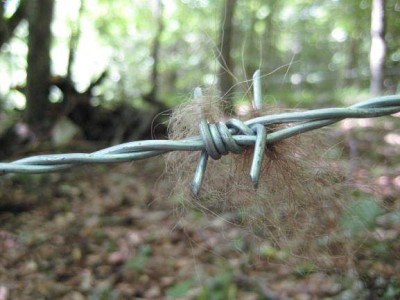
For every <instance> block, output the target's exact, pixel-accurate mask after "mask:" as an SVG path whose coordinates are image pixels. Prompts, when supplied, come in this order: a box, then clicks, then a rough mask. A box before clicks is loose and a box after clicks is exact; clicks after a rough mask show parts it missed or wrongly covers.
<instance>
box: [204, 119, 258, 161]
mask: <svg viewBox="0 0 400 300" xmlns="http://www.w3.org/2000/svg"><path fill="white" fill-rule="evenodd" d="M199 126H200V135H201V138H202V140H203V142H204V147H205V151H206V152H207V154H208V155H209V156H210V157H211V158H212V159H215V160H218V159H220V158H221V156H223V155H227V154H228V153H229V152H232V153H235V154H240V153H242V152H243V149H244V147H243V146H241V145H239V144H238V143H237V142H236V140H235V139H234V138H233V136H234V135H235V134H242V135H249V136H256V135H257V126H252V127H250V126H248V125H246V124H244V123H243V122H242V121H240V120H238V119H230V120H229V121H227V122H226V123H222V122H218V123H208V122H207V121H206V120H205V119H202V120H201V121H200V125H199ZM253 128H254V129H253Z"/></svg>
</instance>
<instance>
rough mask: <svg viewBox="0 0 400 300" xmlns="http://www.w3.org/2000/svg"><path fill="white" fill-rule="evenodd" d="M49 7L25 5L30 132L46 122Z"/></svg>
mask: <svg viewBox="0 0 400 300" xmlns="http://www.w3.org/2000/svg"><path fill="white" fill-rule="evenodd" d="M53 6H54V0H30V1H29V2H28V3H27V9H28V10H27V14H28V22H29V36H28V68H27V72H26V120H27V122H28V124H30V125H31V126H32V128H34V129H38V128H40V127H42V126H43V125H46V124H45V123H44V121H49V120H48V117H49V116H48V106H49V101H48V95H49V77H50V46H51V38H52V34H51V21H52V18H53ZM40 125H42V126H40Z"/></svg>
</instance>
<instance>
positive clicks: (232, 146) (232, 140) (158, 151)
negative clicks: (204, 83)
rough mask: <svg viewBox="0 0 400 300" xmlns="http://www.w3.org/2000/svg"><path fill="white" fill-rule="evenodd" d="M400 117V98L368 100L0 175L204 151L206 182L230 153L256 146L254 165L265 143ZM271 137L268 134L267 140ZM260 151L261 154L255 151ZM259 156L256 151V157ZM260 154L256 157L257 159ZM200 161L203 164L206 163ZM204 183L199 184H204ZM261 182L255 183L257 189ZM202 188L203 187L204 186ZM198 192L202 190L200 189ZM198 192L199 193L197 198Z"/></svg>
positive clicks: (36, 163)
mask: <svg viewBox="0 0 400 300" xmlns="http://www.w3.org/2000/svg"><path fill="white" fill-rule="evenodd" d="M398 112H400V95H392V96H383V97H377V98H372V99H368V100H365V101H362V102H359V103H357V104H354V105H352V106H350V107H347V108H324V109H315V110H309V111H301V112H288V113H280V114H273V115H266V116H260V117H256V118H253V119H249V120H247V121H244V122H243V121H240V120H238V119H230V120H228V121H227V122H226V123H217V124H210V123H208V122H207V121H205V120H202V121H201V123H200V133H201V134H200V136H193V137H188V138H185V139H182V140H146V141H134V142H128V143H124V144H120V145H116V146H112V147H109V148H105V149H102V150H99V151H96V152H93V153H68V154H47V155H37V156H32V157H28V158H23V159H19V160H15V161H12V162H8V163H0V175H3V174H6V173H28V174H33V173H47V172H54V171H60V170H65V169H69V168H71V167H73V166H76V165H82V164H95V163H117V162H127V161H134V160H141V159H146V158H151V157H155V156H159V155H162V154H165V153H167V152H170V151H201V159H200V163H199V165H198V171H199V172H200V175H199V174H198V173H197V171H196V174H195V180H196V177H198V176H203V174H204V171H205V168H206V162H207V158H208V156H211V158H213V159H219V158H220V157H221V156H222V155H226V154H228V153H229V152H233V153H241V151H242V150H243V149H244V148H245V147H247V146H255V157H254V159H253V164H260V163H261V162H256V163H255V162H254V161H257V159H258V160H261V158H260V157H258V158H257V157H256V156H257V155H258V156H260V153H261V155H262V153H263V152H264V149H265V145H266V144H267V143H274V142H277V141H280V140H283V139H286V138H290V137H292V136H295V135H298V134H301V133H304V132H307V131H311V130H315V129H318V128H321V127H324V126H328V125H331V124H334V123H336V122H338V121H341V120H343V119H346V118H373V117H380V116H385V115H391V114H395V113H398ZM276 124H288V126H287V127H284V128H281V129H277V130H276V131H269V132H268V128H269V127H270V126H271V125H276ZM267 132H268V134H267ZM257 149H258V150H257ZM256 150H257V151H256ZM256 152H257V153H256ZM202 160H204V161H203V162H202ZM254 172H257V168H254V169H253V167H252V170H251V172H250V175H251V177H252V179H254V178H256V179H257V180H258V175H257V174H252V173H254ZM200 179H201V178H200ZM257 180H255V181H254V180H253V183H254V185H255V186H256V185H257V182H258V181H257ZM200 183H201V181H200ZM197 189H198V187H197ZM197 192H198V191H195V193H197Z"/></svg>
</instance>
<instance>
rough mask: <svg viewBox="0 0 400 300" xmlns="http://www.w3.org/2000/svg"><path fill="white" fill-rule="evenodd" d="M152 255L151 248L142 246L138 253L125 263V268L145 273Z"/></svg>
mask: <svg viewBox="0 0 400 300" xmlns="http://www.w3.org/2000/svg"><path fill="white" fill-rule="evenodd" d="M151 255H152V249H151V246H150V245H142V246H141V247H140V248H139V250H138V253H137V254H136V255H135V256H133V257H132V258H131V259H129V260H128V261H127V262H126V263H125V267H127V268H129V269H132V270H134V271H137V272H140V271H143V269H144V268H145V267H146V264H147V262H148V261H149V259H150V257H151Z"/></svg>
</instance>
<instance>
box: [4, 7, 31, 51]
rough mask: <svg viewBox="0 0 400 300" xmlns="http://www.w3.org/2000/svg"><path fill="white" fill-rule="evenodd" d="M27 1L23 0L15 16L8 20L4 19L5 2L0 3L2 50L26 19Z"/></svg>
mask: <svg viewBox="0 0 400 300" xmlns="http://www.w3.org/2000/svg"><path fill="white" fill-rule="evenodd" d="M26 3H27V1H26V0H21V1H20V2H19V5H18V7H17V9H16V11H15V12H14V14H13V15H12V16H11V17H10V18H8V19H6V18H5V17H4V5H5V3H4V1H0V18H1V19H0V48H1V47H2V46H3V44H5V43H7V42H8V40H9V39H10V38H11V37H12V36H13V34H14V31H15V29H16V28H17V26H18V25H19V23H21V21H22V20H23V19H24V18H25V10H26Z"/></svg>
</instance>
